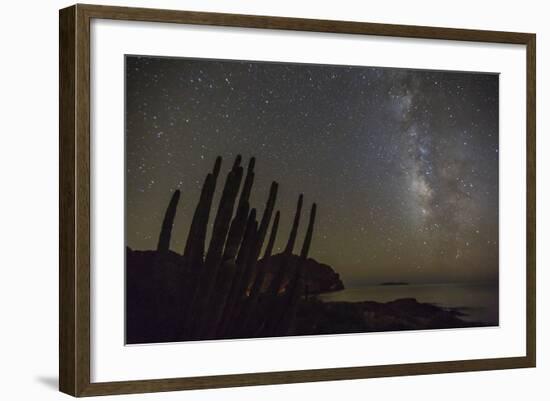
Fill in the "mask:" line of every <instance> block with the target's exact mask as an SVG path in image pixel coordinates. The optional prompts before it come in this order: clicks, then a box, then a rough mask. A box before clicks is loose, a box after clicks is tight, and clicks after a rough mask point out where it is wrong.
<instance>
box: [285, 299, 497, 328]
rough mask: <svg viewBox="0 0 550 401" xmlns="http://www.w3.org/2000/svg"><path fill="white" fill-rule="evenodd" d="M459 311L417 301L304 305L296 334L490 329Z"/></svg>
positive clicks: (315, 303) (315, 300) (305, 303)
mask: <svg viewBox="0 0 550 401" xmlns="http://www.w3.org/2000/svg"><path fill="white" fill-rule="evenodd" d="M463 316H464V314H463V313H461V312H460V311H459V310H456V309H447V308H442V307H439V306H436V305H433V304H429V303H421V302H418V301H417V300H416V299H415V298H402V299H397V300H395V301H391V302H385V303H382V302H374V301H363V302H323V301H320V300H317V299H309V300H308V301H305V302H304V303H302V305H301V308H300V310H299V313H298V317H297V321H296V326H295V332H294V335H315V334H344V333H364V332H381V331H403V330H427V329H448V328H464V327H481V326H487V324H486V323H484V322H471V321H467V320H464V319H463V318H462V317H463Z"/></svg>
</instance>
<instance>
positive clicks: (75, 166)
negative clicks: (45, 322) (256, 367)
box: [59, 4, 536, 396]
mask: <svg viewBox="0 0 550 401" xmlns="http://www.w3.org/2000/svg"><path fill="white" fill-rule="evenodd" d="M95 18H97V19H110V20H127V21H147V22H165V23H175V24H178V23H179V24H196V25H211V26H225V27H241V28H268V29H278V30H290V31H310V32H325V33H344V34H357V35H374V36H391V37H400V38H420V39H441V40H451V41H473V42H490V43H501V44H502V43H504V44H518V45H524V46H525V47H526V54H527V58H526V60H525V63H526V71H527V82H526V90H527V93H526V99H527V108H526V110H527V119H526V132H527V177H526V179H527V193H526V195H525V196H526V203H527V227H526V237H527V238H526V241H527V242H526V249H527V259H526V284H527V286H526V294H527V299H526V327H525V331H526V351H527V352H526V355H525V356H522V357H505V358H492V359H473V360H460V361H440V362H430V363H407V364H398V365H380V366H365V367H344V368H328V369H314V370H297V371H280V372H265V373H262V372H259V373H249V374H230V375H222V376H201V377H180V378H165V379H154V380H133V381H120V382H118V381H117V382H91V380H90V363H91V353H90V340H91V335H90V317H91V316H90V296H91V294H90V174H91V171H90V21H91V20H92V19H95ZM59 29H60V41H59V44H60V70H59V73H60V75H59V79H60V86H59V92H60V104H59V108H60V111H59V113H60V114H59V123H60V170H59V174H60V176H59V177H60V192H59V197H60V202H59V211H60V238H59V240H60V248H59V252H60V267H59V269H60V270H59V280H60V281H59V284H60V285H59V388H60V391H62V392H64V393H67V394H70V395H73V396H95V395H106V394H125V393H144V392H157V391H173V390H188V389H202V388H219V387H234V386H249V385H263V384H280V383H297V382H314V381H324V380H346V379H362V378H374V377H389V376H400V375H420V374H433V373H446V372H464V371H480V370H492V369H510V368H525V367H534V366H535V360H536V356H535V355H536V318H535V300H536V295H535V283H536V281H535V120H536V109H535V107H536V106H535V101H536V94H535V68H536V60H535V48H536V44H535V43H536V36H535V34H531V33H513V32H495V31H482V30H466V29H450V28H435V27H421V26H404V25H388V24H372V23H363V22H347V21H329V20H313V19H311V20H310V19H297V18H283V17H266V16H252V15H236V14H218V13H202V12H192V11H171V10H155V9H141V8H125V7H110V6H96V5H80V4H79V5H74V6H71V7H68V8H65V9H62V10H60V16H59Z"/></svg>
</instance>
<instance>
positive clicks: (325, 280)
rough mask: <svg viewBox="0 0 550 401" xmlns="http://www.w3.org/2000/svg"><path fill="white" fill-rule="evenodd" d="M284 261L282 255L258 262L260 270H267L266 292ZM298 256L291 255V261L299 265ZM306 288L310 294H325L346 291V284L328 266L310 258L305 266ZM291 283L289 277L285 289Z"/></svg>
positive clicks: (285, 282) (284, 285)
mask: <svg viewBox="0 0 550 401" xmlns="http://www.w3.org/2000/svg"><path fill="white" fill-rule="evenodd" d="M282 260H283V255H282V254H277V255H273V256H270V257H269V258H267V259H265V258H264V259H261V260H259V261H258V270H261V269H265V270H266V280H265V282H264V290H265V289H266V288H268V287H269V285H270V283H271V280H272V279H273V277H274V275H275V274H276V273H277V271H278V269H279V268H280V266H281V263H282ZM298 260H299V256H298V255H291V261H292V263H294V264H297V263H298ZM304 272H305V280H306V286H305V287H306V288H307V292H308V294H310V295H312V294H320V293H324V292H332V291H340V290H343V289H344V283H343V282H342V280H341V279H340V275H339V274H338V273H336V272H335V271H334V269H333V268H332V267H330V266H329V265H327V264H324V263H319V262H317V261H316V260H315V259H313V258H308V259H307V260H306V261H305V265H304ZM288 281H289V277H287V278H286V279H285V281H284V284H283V289H284V288H285V287H286V284H287V283H288Z"/></svg>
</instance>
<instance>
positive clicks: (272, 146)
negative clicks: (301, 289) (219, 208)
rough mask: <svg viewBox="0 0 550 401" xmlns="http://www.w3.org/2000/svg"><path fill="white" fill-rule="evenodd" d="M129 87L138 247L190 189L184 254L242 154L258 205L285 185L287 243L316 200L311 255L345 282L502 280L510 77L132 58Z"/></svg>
mask: <svg viewBox="0 0 550 401" xmlns="http://www.w3.org/2000/svg"><path fill="white" fill-rule="evenodd" d="M126 88H127V96H126V113H127V114H126V163H127V165H126V167H127V172H126V195H127V198H126V218H127V220H126V233H127V244H128V246H130V247H132V248H136V249H152V248H154V247H155V244H156V237H157V235H158V231H159V228H160V224H161V220H162V214H163V212H164V210H165V207H166V205H167V203H168V200H169V198H170V196H171V192H172V191H174V190H175V189H178V188H179V189H181V191H182V201H181V205H180V208H179V210H178V214H177V216H176V222H175V228H174V234H173V240H172V249H173V250H175V251H181V250H182V248H183V244H184V242H185V238H186V234H187V229H188V227H189V223H190V218H191V216H192V212H193V209H194V207H195V205H196V202H197V200H198V197H199V193H200V187H201V185H202V181H203V179H204V176H205V174H206V172H207V171H208V170H209V169H211V167H212V165H213V162H214V159H215V157H216V156H217V155H221V156H222V157H223V159H224V166H223V167H222V168H224V170H223V171H224V172H225V171H227V168H228V167H229V166H230V164H231V163H232V159H233V158H234V157H235V156H236V155H237V154H242V155H243V157H244V158H245V159H246V158H249V157H251V156H255V157H256V158H257V162H256V181H255V184H254V191H253V195H252V198H251V201H252V203H253V205H254V206H257V207H260V208H261V207H262V205H263V204H264V202H265V199H266V197H267V194H268V190H269V184H270V183H271V181H273V180H275V181H278V182H279V183H280V193H279V198H278V208H279V209H280V210H281V226H280V227H281V236H280V237H281V238H280V241H279V242H278V243H277V246H278V247H279V248H281V247H283V246H284V238H285V237H286V235H287V234H288V230H290V227H289V226H290V222H291V219H292V215H293V212H294V207H295V202H296V199H297V197H298V195H299V194H300V193H303V194H304V198H305V202H306V203H311V202H317V203H318V206H319V210H318V224H317V227H316V231H315V236H314V240H313V244H312V248H311V257H313V258H315V259H317V260H319V261H320V262H323V263H328V264H330V265H331V266H333V267H334V269H335V270H337V271H338V272H339V273H340V274H341V275H342V277H343V279H344V281H345V282H346V284H348V285H349V284H355V283H370V282H378V281H384V280H405V281H411V282H419V283H425V282H460V281H492V280H493V281H494V280H496V279H497V277H498V75H496V74H488V73H464V72H450V71H447V72H443V71H427V70H405V69H393V68H369V67H349V66H326V65H313V64H287V63H263V62H249V61H221V60H205V59H181V58H153V57H137V56H127V57H126ZM218 195H219V194H218ZM214 202H215V203H214V204H215V205H216V199H215V201H214ZM302 235H303V233H302Z"/></svg>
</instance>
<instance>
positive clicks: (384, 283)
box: [379, 281, 409, 285]
mask: <svg viewBox="0 0 550 401" xmlns="http://www.w3.org/2000/svg"><path fill="white" fill-rule="evenodd" d="M379 285H409V283H407V282H406V281H384V282H383V283H380V284H379Z"/></svg>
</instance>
